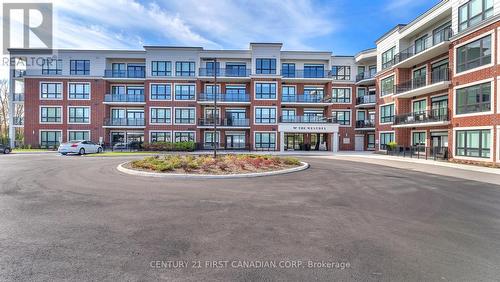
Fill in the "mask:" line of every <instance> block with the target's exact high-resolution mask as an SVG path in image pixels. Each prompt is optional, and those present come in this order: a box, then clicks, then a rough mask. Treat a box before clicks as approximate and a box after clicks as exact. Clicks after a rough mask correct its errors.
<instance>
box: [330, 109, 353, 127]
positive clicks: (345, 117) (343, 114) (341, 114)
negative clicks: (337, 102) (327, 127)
mask: <svg viewBox="0 0 500 282" xmlns="http://www.w3.org/2000/svg"><path fill="white" fill-rule="evenodd" d="M332 117H333V118H334V119H335V120H336V122H337V123H338V124H340V125H350V124H351V111H333V112H332Z"/></svg>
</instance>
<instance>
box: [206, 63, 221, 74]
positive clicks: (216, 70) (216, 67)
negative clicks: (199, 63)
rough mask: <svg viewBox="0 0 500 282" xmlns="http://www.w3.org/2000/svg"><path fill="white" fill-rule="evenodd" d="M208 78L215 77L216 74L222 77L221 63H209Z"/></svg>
mask: <svg viewBox="0 0 500 282" xmlns="http://www.w3.org/2000/svg"><path fill="white" fill-rule="evenodd" d="M206 70H207V76H213V75H214V74H217V75H220V63H219V62H217V63H216V64H215V63H214V62H207V63H206Z"/></svg>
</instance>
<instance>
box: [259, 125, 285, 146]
mask: <svg viewBox="0 0 500 282" xmlns="http://www.w3.org/2000/svg"><path fill="white" fill-rule="evenodd" d="M256 133H273V134H274V149H275V150H277V149H278V134H277V133H278V132H277V131H269V130H268V131H261V130H256V131H254V132H253V142H252V143H253V149H254V150H257V147H255V144H256V143H257V142H255V139H256V138H255V134H256ZM281 142H285V140H279V143H280V145H281ZM259 149H260V148H259Z"/></svg>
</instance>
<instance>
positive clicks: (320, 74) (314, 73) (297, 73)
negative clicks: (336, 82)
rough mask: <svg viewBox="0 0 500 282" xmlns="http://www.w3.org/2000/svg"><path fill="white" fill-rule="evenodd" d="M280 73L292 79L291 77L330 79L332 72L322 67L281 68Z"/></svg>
mask: <svg viewBox="0 0 500 282" xmlns="http://www.w3.org/2000/svg"><path fill="white" fill-rule="evenodd" d="M281 75H282V76H283V78H284V79H293V78H301V79H309V80H310V79H315V78H320V79H331V78H332V72H331V71H328V70H323V69H319V70H316V69H311V70H307V69H306V70H285V69H282V70H281Z"/></svg>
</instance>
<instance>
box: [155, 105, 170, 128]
mask: <svg viewBox="0 0 500 282" xmlns="http://www.w3.org/2000/svg"><path fill="white" fill-rule="evenodd" d="M150 122H151V123H160V124H165V123H171V122H172V118H171V110H170V109H169V108H151V118H150Z"/></svg>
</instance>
